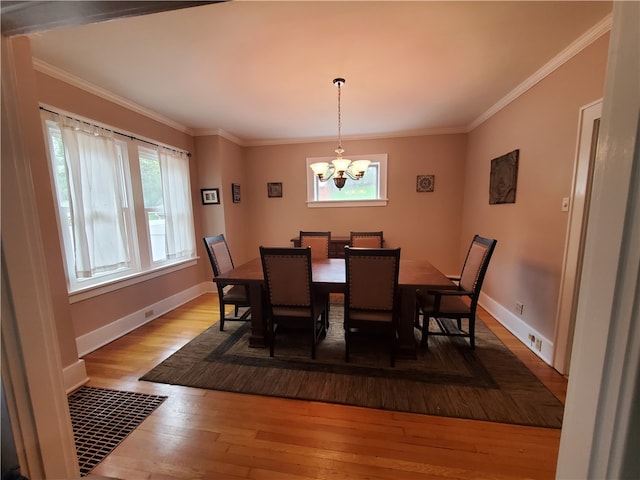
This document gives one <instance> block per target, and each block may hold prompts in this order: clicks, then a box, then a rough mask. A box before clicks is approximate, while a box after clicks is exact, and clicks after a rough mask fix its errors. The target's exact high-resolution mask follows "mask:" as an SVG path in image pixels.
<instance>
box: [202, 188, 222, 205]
mask: <svg viewBox="0 0 640 480" xmlns="http://www.w3.org/2000/svg"><path fill="white" fill-rule="evenodd" d="M219 192H220V190H219V189H217V188H201V189H200V195H202V204H203V205H217V204H219V203H220V195H219Z"/></svg>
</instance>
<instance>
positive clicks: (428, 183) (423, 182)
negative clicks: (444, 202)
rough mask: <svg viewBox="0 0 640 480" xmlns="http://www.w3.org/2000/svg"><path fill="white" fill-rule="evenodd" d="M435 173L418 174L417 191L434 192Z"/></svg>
mask: <svg viewBox="0 0 640 480" xmlns="http://www.w3.org/2000/svg"><path fill="white" fill-rule="evenodd" d="M434 183H435V175H418V177H417V178H416V192H433V187H434Z"/></svg>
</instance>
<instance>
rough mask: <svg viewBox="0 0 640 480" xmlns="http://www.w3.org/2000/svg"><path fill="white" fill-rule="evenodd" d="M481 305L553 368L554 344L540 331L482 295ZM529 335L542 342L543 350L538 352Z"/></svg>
mask: <svg viewBox="0 0 640 480" xmlns="http://www.w3.org/2000/svg"><path fill="white" fill-rule="evenodd" d="M478 303H479V305H480V306H481V307H482V308H484V309H485V310H486V311H487V312H489V313H490V314H491V316H493V317H494V318H495V319H496V320H497V321H498V322H500V323H501V324H502V325H503V326H504V327H505V328H506V329H507V330H509V331H510V332H511V333H512V334H513V335H514V336H515V337H516V338H518V340H520V341H521V342H522V343H524V344H525V345H526V346H527V347H528V348H529V349H530V350H531V351H532V352H533V353H535V354H536V355H537V356H538V357H540V358H541V359H542V360H543V361H544V362H545V363H546V364H547V365H550V366H553V352H554V348H553V342H552V341H551V340H549V339H548V338H545V337H543V336H542V335H541V334H540V333H539V332H538V331H536V330H535V329H533V328H531V327H530V326H529V325H528V324H527V323H526V322H524V320H522V319H521V318H519V317H518V316H516V315H515V314H514V313H512V312H511V311H510V310H507V309H506V308H504V307H503V306H502V305H500V304H499V303H498V302H496V301H495V300H494V299H492V298H491V297H489V296H488V295H485V294H484V293H480V300H479V302H478ZM529 334H532V335H534V336H535V337H536V339H538V340H541V341H542V348H541V350H538V349H537V348H536V346H535V344H533V343H532V342H531V341H530V340H529Z"/></svg>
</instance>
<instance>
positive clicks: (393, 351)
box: [390, 325, 396, 368]
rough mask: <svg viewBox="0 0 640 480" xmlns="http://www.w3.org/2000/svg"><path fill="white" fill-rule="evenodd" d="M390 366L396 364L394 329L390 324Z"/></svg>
mask: <svg viewBox="0 0 640 480" xmlns="http://www.w3.org/2000/svg"><path fill="white" fill-rule="evenodd" d="M390 338H391V345H390V346H391V368H394V367H395V366H396V329H395V328H394V327H393V325H392V326H391V335H390Z"/></svg>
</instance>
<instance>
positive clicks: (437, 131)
mask: <svg viewBox="0 0 640 480" xmlns="http://www.w3.org/2000/svg"><path fill="white" fill-rule="evenodd" d="M458 133H467V130H466V128H465V127H446V128H426V129H422V130H408V131H405V132H392V133H380V134H371V135H347V136H345V135H342V140H343V141H355V140H377V139H384V138H402V137H421V136H424V135H455V134H458ZM335 141H336V137H306V138H280V139H268V140H248V141H246V142H245V144H244V145H242V146H244V147H265V146H272V145H294V144H300V143H324V142H335Z"/></svg>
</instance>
